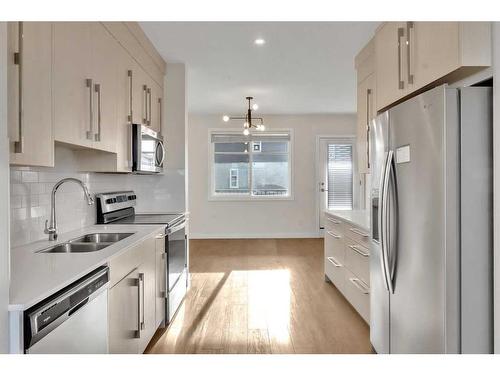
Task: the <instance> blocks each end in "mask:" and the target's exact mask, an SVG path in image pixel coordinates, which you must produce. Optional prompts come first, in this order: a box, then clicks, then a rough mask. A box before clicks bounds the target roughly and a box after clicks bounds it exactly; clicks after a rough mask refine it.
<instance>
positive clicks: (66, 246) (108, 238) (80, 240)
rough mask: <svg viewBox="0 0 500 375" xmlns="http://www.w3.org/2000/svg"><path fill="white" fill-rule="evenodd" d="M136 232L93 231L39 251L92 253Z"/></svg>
mask: <svg viewBox="0 0 500 375" xmlns="http://www.w3.org/2000/svg"><path fill="white" fill-rule="evenodd" d="M133 234H134V233H91V234H86V235H85V236H81V237H77V238H74V239H72V240H69V241H68V242H65V243H61V244H58V245H55V246H52V247H49V248H48V249H43V250H40V251H38V253H90V252H93V251H99V250H102V249H104V248H106V247H108V246H111V245H113V244H114V243H116V242H118V241H121V240H123V239H124V238H127V237H129V236H131V235H133Z"/></svg>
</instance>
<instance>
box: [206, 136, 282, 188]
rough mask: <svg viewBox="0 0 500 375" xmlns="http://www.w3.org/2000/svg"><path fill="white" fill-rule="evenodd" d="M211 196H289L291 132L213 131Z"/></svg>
mask: <svg viewBox="0 0 500 375" xmlns="http://www.w3.org/2000/svg"><path fill="white" fill-rule="evenodd" d="M211 143H212V156H211V163H212V166H211V167H212V168H211V169H212V184H211V185H212V189H211V191H212V196H213V197H226V198H227V197H235V198H236V197H278V198H283V197H289V196H290V174H291V173H290V133H289V132H276V133H269V132H259V133H258V134H251V135H249V136H244V135H242V134H241V133H240V132H237V133H236V132H234V133H232V132H231V133H230V132H224V133H220V132H213V133H212V134H211Z"/></svg>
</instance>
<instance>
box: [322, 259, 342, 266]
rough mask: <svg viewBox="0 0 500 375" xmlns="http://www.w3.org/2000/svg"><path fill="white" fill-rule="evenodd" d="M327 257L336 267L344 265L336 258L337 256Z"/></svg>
mask: <svg viewBox="0 0 500 375" xmlns="http://www.w3.org/2000/svg"><path fill="white" fill-rule="evenodd" d="M326 259H328V261H329V262H330V263H331V264H333V265H334V266H335V267H337V268H338V267H342V264H340V263H339V262H337V261H336V260H335V258H333V257H327V258H326Z"/></svg>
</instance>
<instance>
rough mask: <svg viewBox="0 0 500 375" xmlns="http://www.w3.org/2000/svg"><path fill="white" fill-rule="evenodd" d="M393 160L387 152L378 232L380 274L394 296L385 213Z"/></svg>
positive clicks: (390, 153) (387, 218) (391, 155)
mask: <svg viewBox="0 0 500 375" xmlns="http://www.w3.org/2000/svg"><path fill="white" fill-rule="evenodd" d="M393 158H394V152H393V151H392V150H389V152H388V153H387V158H386V161H385V168H384V174H383V182H382V210H381V213H382V214H381V216H382V218H381V222H380V224H381V230H380V232H381V233H380V238H381V248H382V262H383V267H382V272H383V273H384V276H385V277H384V278H385V284H386V287H387V290H388V291H389V292H390V293H391V294H394V288H393V286H392V279H391V276H390V275H391V273H390V270H389V252H388V240H390V233H389V229H388V221H389V216H388V213H387V201H388V196H389V181H390V177H391V171H392V160H393Z"/></svg>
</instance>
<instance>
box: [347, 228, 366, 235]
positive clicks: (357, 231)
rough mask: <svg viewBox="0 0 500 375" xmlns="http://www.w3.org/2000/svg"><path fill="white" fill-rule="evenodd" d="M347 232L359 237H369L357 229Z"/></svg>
mask: <svg viewBox="0 0 500 375" xmlns="http://www.w3.org/2000/svg"><path fill="white" fill-rule="evenodd" d="M349 230H350V231H351V232H353V233H356V234H357V235H360V236H361V237H369V236H370V235H369V234H367V233H365V232H362V231H360V230H359V229H357V228H349Z"/></svg>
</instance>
